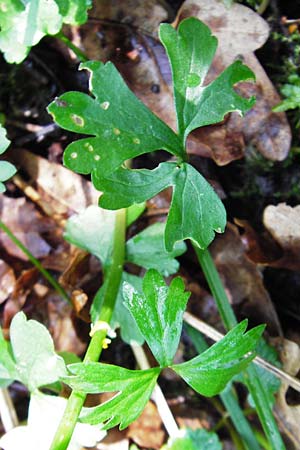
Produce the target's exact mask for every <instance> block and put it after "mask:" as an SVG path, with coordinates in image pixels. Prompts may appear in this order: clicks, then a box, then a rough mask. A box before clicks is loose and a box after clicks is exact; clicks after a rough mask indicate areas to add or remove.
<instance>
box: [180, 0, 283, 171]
mask: <svg viewBox="0 0 300 450" xmlns="http://www.w3.org/2000/svg"><path fill="white" fill-rule="evenodd" d="M189 16H195V17H198V18H199V19H200V20H202V21H203V22H205V23H206V24H207V25H208V26H209V27H210V28H211V29H212V32H213V34H214V35H216V36H217V38H218V40H219V47H218V50H217V53H216V57H215V59H214V62H213V66H212V69H211V70H210V72H209V75H208V79H209V80H211V79H212V78H215V76H217V75H218V74H219V73H220V72H221V71H222V70H223V69H224V68H225V67H226V66H227V65H228V64H231V63H232V62H233V61H234V60H235V59H236V58H239V59H242V60H244V62H245V63H246V64H247V65H248V66H249V67H250V68H251V69H252V70H253V72H254V73H255V75H256V79H257V82H256V84H255V85H252V84H250V83H243V84H242V85H239V91H240V92H241V93H242V94H244V95H245V94H246V95H256V98H257V101H256V105H255V106H254V108H252V109H251V111H249V112H248V113H247V114H246V116H245V118H241V117H240V116H239V115H238V114H236V113H233V114H231V115H230V118H229V120H228V121H227V122H225V123H224V124H221V125H217V126H215V127H206V128H204V129H202V130H201V132H196V136H197V138H198V139H199V140H201V141H202V142H203V143H204V144H206V145H207V146H208V147H210V146H211V144H212V142H214V146H213V148H212V149H211V150H212V157H213V158H214V159H215V160H216V162H217V164H220V165H224V164H227V163H228V162H230V161H232V160H233V159H237V158H240V157H241V146H242V144H243V140H242V137H243V139H244V141H245V144H247V145H254V146H255V147H256V148H257V149H258V151H260V153H261V154H262V155H263V156H264V157H266V158H268V159H271V160H278V161H281V160H283V159H284V158H286V156H287V154H288V152H289V149H290V142H291V132H290V128H289V125H288V122H287V120H286V117H285V115H284V114H283V113H280V114H279V113H273V112H272V111H271V109H272V107H273V106H275V105H276V104H277V103H278V102H279V96H278V94H277V92H276V90H275V88H274V86H273V85H272V83H271V81H270V79H269V78H268V76H267V75H266V73H265V71H264V69H263V68H262V66H261V65H260V63H259V62H258V60H257V59H256V57H255V56H254V54H253V52H254V51H255V50H256V49H258V48H260V47H261V46H262V45H263V44H264V43H265V41H266V40H267V38H268V35H269V27H268V25H267V23H266V22H265V21H264V19H262V18H261V17H260V16H259V15H258V14H257V13H255V12H254V11H253V10H251V9H250V8H247V7H246V6H243V5H238V4H234V5H233V6H232V7H231V8H230V9H228V8H226V7H225V5H224V3H223V2H221V1H217V0H186V1H185V2H184V4H183V5H182V7H181V9H180V11H179V13H178V16H177V19H176V23H179V22H180V21H181V20H182V19H183V18H186V17H189ZM223 128H225V130H223ZM232 132H233V136H231V134H232ZM216 134H217V135H218V136H219V142H215V141H214V136H215V135H216ZM221 136H224V137H225V141H224V142H222V140H221V139H220V137H221ZM194 147H195V145H194V144H192V145H190V150H191V151H192V150H193V149H194Z"/></svg>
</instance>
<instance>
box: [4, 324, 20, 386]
mask: <svg viewBox="0 0 300 450" xmlns="http://www.w3.org/2000/svg"><path fill="white" fill-rule="evenodd" d="M16 378H17V373H16V364H15V361H14V360H13V357H12V354H11V349H10V346H9V343H8V342H7V341H6V340H5V339H4V336H3V333H2V330H1V328H0V388H4V387H6V386H9V385H10V384H11V383H12V382H13V381H14V380H15V379H16Z"/></svg>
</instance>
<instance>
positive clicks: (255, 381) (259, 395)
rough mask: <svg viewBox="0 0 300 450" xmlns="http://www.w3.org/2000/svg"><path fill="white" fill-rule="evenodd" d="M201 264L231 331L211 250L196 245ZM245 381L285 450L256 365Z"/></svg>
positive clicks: (274, 444) (278, 447) (276, 446)
mask: <svg viewBox="0 0 300 450" xmlns="http://www.w3.org/2000/svg"><path fill="white" fill-rule="evenodd" d="M194 249H195V252H196V254H197V257H198V260H199V263H200V265H201V267H202V270H203V273H204V275H205V277H206V279H207V282H208V284H209V287H210V289H211V292H212V294H213V296H214V298H215V300H216V303H217V306H218V309H219V313H220V316H221V318H222V320H223V323H224V325H225V327H226V329H227V330H230V329H231V328H233V327H234V325H235V324H236V323H237V320H236V317H235V315H234V312H233V310H232V307H231V305H230V303H229V300H228V297H227V295H226V292H225V290H224V287H223V284H222V281H221V279H220V276H219V274H218V271H217V269H216V266H215V264H214V261H213V259H212V257H211V255H210V253H209V250H207V249H206V250H201V249H200V248H199V247H197V246H196V245H194ZM244 377H245V381H246V383H247V386H248V389H249V392H250V394H251V395H252V398H253V400H254V402H255V406H256V411H257V413H258V416H259V418H260V421H261V424H262V427H263V429H264V432H265V434H266V436H267V438H268V440H269V442H270V445H271V448H272V449H273V450H284V449H285V445H284V443H283V441H282V438H281V435H280V433H279V430H278V427H277V424H276V421H275V419H274V416H273V413H272V409H271V408H270V405H269V400H268V398H267V395H266V392H265V389H264V387H263V385H262V383H261V380H260V379H259V376H258V375H257V372H256V370H255V366H254V364H250V365H249V366H248V368H247V370H245V371H244Z"/></svg>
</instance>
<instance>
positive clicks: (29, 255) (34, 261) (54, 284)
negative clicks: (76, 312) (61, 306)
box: [0, 220, 71, 303]
mask: <svg viewBox="0 0 300 450" xmlns="http://www.w3.org/2000/svg"><path fill="white" fill-rule="evenodd" d="M0 229H1V230H2V231H4V233H6V234H7V236H8V237H9V238H10V239H11V241H12V242H13V243H14V244H15V245H16V246H17V247H18V248H19V249H20V250H21V251H22V252H23V253H24V254H25V255H26V256H27V258H28V259H29V261H30V262H31V263H32V264H33V265H34V266H35V267H36V268H37V269H38V270H39V271H40V272H41V274H42V275H43V276H44V278H45V279H46V280H47V281H48V282H49V284H51V286H52V287H53V288H54V289H55V290H56V291H57V292H58V294H60V295H61V296H62V298H64V299H65V300H67V302H69V303H71V300H70V298H69V296H68V294H67V293H66V291H65V290H64V288H63V287H62V286H61V285H60V284H59V283H58V282H57V281H56V280H55V278H54V277H53V276H52V275H51V274H50V272H48V270H46V269H45V268H44V267H43V265H42V264H41V263H40V261H39V260H38V259H36V258H35V257H34V256H33V254H32V253H31V252H30V251H29V250H28V248H26V247H25V245H23V244H22V242H21V241H19V239H18V238H17V237H16V236H15V235H14V233H13V232H12V231H11V230H10V229H9V228H8V226H7V225H5V224H4V223H3V222H2V221H1V220H0Z"/></svg>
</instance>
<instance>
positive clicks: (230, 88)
mask: <svg viewBox="0 0 300 450" xmlns="http://www.w3.org/2000/svg"><path fill="white" fill-rule="evenodd" d="M159 36H160V40H161V41H162V43H163V45H164V46H165V48H166V51H167V53H168V57H169V60H170V63H171V68H172V76H173V88H174V98H175V107H176V113H177V125H178V132H179V135H180V136H181V138H182V140H183V142H185V140H186V138H187V136H188V134H189V133H190V132H191V131H193V130H194V129H195V128H199V127H203V126H206V125H211V124H214V123H218V122H221V121H222V120H223V119H224V116H225V115H226V114H227V113H228V112H231V111H238V112H240V114H244V113H245V112H246V111H248V110H249V109H250V108H251V107H252V106H253V105H254V102H255V100H254V98H250V99H246V98H243V97H240V96H239V95H238V94H237V93H236V92H235V90H234V85H235V84H236V83H238V82H240V81H246V80H253V79H255V75H254V74H253V72H252V71H251V70H250V69H249V68H248V67H247V66H245V65H243V64H242V63H241V62H240V61H236V62H234V63H233V64H231V66H229V67H228V68H227V69H225V70H224V72H222V73H221V74H220V75H219V77H218V78H216V79H215V80H214V81H213V82H212V83H210V84H208V85H207V86H204V84H203V83H204V81H205V77H206V75H207V72H208V70H209V68H210V66H211V63H212V60H213V57H214V55H215V52H216V49H217V42H218V41H217V39H216V38H215V37H214V36H212V35H211V31H210V29H209V28H208V27H207V26H206V25H205V24H204V23H203V22H201V21H200V20H198V19H196V18H194V17H190V18H187V19H185V20H183V21H182V22H180V24H179V26H178V30H177V31H176V30H175V29H174V28H173V27H172V26H171V25H169V24H162V25H161V26H160V29H159Z"/></svg>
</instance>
